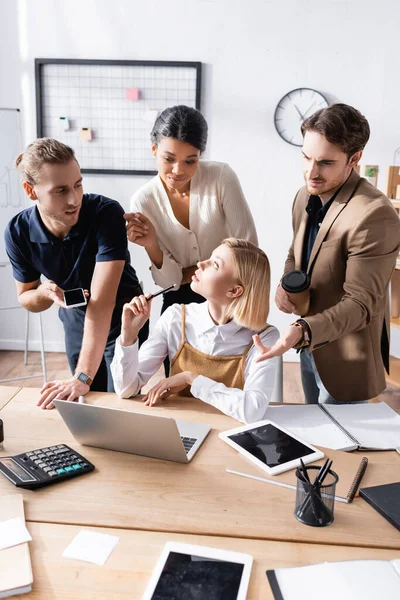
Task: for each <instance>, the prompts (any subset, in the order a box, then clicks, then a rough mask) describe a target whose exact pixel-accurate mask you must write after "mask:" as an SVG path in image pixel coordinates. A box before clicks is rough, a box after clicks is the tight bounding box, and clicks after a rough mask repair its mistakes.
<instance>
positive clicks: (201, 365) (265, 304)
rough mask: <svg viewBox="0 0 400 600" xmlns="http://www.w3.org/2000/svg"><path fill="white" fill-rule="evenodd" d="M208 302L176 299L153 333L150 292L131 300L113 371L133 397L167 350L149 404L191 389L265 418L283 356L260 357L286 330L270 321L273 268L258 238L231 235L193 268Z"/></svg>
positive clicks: (235, 412) (241, 415)
mask: <svg viewBox="0 0 400 600" xmlns="http://www.w3.org/2000/svg"><path fill="white" fill-rule="evenodd" d="M190 285H191V287H192V289H193V291H194V292H196V293H197V294H201V295H202V296H204V298H205V299H206V301H205V302H203V303H201V304H196V303H192V304H188V305H179V304H174V305H173V306H170V307H169V308H168V309H167V310H166V311H165V312H164V313H163V314H162V315H161V317H160V319H159V321H158V322H157V324H156V326H155V328H154V331H153V332H152V333H151V334H150V336H149V338H148V340H147V341H146V342H145V343H144V344H143V345H142V346H141V347H140V350H139V346H138V341H137V338H138V333H139V331H140V329H141V328H142V327H143V325H144V324H145V323H146V321H147V320H148V318H149V315H150V304H151V301H149V302H148V301H147V299H146V297H145V296H139V297H135V298H133V300H132V301H131V302H130V303H129V304H125V305H124V308H123V316H122V329H121V335H120V337H119V338H118V339H117V342H116V345H115V354H114V359H113V361H112V364H111V372H112V375H113V378H114V386H115V390H116V392H117V394H118V395H119V396H121V397H123V398H129V397H130V396H133V395H135V394H137V393H138V392H139V390H140V389H141V388H142V387H143V386H144V385H145V384H146V383H147V382H148V381H149V379H150V377H151V376H152V375H154V373H156V372H157V370H158V369H159V367H160V366H161V365H162V362H163V360H164V358H165V357H166V356H169V359H170V362H171V371H170V377H168V378H166V379H163V380H162V381H160V382H159V383H158V384H157V385H155V386H154V387H153V388H152V389H151V390H150V391H149V392H148V394H147V395H146V396H145V398H144V402H145V404H146V405H147V406H153V405H154V404H156V403H157V402H159V401H160V400H165V399H166V398H168V396H170V395H171V394H177V393H179V394H181V395H182V394H183V395H189V396H190V395H192V396H194V397H195V398H198V399H199V400H201V401H203V402H206V403H207V404H212V405H213V406H215V407H216V408H218V409H219V410H220V411H222V412H223V413H225V414H227V415H229V416H231V417H233V418H235V419H237V420H239V421H242V422H244V423H253V422H255V421H259V420H260V419H263V418H264V416H265V413H266V410H267V407H268V403H269V400H270V398H271V395H272V391H273V386H274V379H275V368H276V362H275V361H276V360H277V359H276V358H273V359H271V360H266V361H264V362H257V358H258V356H259V355H260V353H262V352H265V347H266V346H267V347H270V346H273V345H274V344H275V342H276V341H277V339H278V337H279V334H278V331H277V329H276V328H275V327H272V326H270V325H268V324H267V317H268V312H269V295H270V268H269V262H268V258H267V256H266V255H265V253H264V252H263V251H262V250H260V249H259V248H257V246H255V245H254V244H252V243H251V242H248V241H245V240H239V239H236V238H228V239H226V240H224V241H223V242H222V244H221V245H220V246H218V247H217V248H216V249H215V250H214V251H213V253H212V255H211V257H210V258H209V259H208V260H205V261H202V262H199V263H198V268H197V270H196V272H195V274H194V275H193V276H192V282H191V284H190Z"/></svg>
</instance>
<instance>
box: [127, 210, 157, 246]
mask: <svg viewBox="0 0 400 600" xmlns="http://www.w3.org/2000/svg"><path fill="white" fill-rule="evenodd" d="M124 219H125V220H126V221H127V223H126V234H127V236H128V240H129V241H130V242H133V243H134V244H138V245H139V246H143V247H144V248H146V247H147V246H148V247H152V246H155V245H157V244H158V243H157V234H156V230H155V227H154V225H153V223H152V222H151V221H150V219H148V218H147V217H145V216H144V215H142V213H126V214H125V215H124Z"/></svg>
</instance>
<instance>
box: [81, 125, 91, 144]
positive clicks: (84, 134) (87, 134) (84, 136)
mask: <svg viewBox="0 0 400 600" xmlns="http://www.w3.org/2000/svg"><path fill="white" fill-rule="evenodd" d="M79 139H81V140H83V141H89V140H91V139H92V130H91V128H90V127H81V128H80V130H79Z"/></svg>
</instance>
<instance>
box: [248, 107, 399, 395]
mask: <svg viewBox="0 0 400 600" xmlns="http://www.w3.org/2000/svg"><path fill="white" fill-rule="evenodd" d="M302 133H303V137H304V142H303V148H302V153H303V161H304V167H303V169H304V179H305V186H304V187H303V188H301V189H300V190H299V192H298V193H297V195H296V197H295V200H294V204H293V231H294V237H293V243H292V245H291V247H290V250H289V253H288V257H287V260H286V263H285V273H286V272H288V271H290V270H292V269H302V270H304V271H307V272H308V274H309V275H310V278H311V283H310V306H309V309H308V311H307V313H306V314H305V315H302V318H301V319H298V320H297V321H296V322H295V323H293V324H292V325H290V327H289V329H288V330H287V331H286V332H285V333H284V334H283V335H282V336H281V338H280V339H279V340H278V342H277V343H276V344H275V345H274V346H273V347H272V348H266V347H264V346H263V345H262V344H261V343H260V341H259V339H258V338H256V340H255V341H256V344H257V345H258V348H259V350H260V351H261V356H260V357H259V359H258V360H264V359H266V358H270V357H272V356H277V355H279V354H283V353H284V352H286V351H287V350H289V349H290V348H300V349H301V350H300V362H301V374H302V382H303V388H304V393H305V397H306V402H307V403H318V402H320V403H325V402H332V403H335V402H338V403H341V402H348V401H351V402H357V401H359V402H360V401H365V400H366V399H368V398H372V397H374V396H376V395H377V394H379V393H380V392H381V391H382V390H384V389H385V387H386V383H385V368H386V370H387V371H388V368H389V328H390V322H389V304H388V285H389V282H390V278H391V275H392V273H393V270H394V267H395V264H396V257H397V255H398V250H399V246H400V222H399V218H398V216H397V213H396V211H395V210H394V208H393V207H392V204H391V202H390V201H389V200H388V199H387V198H386V196H385V195H384V194H382V192H380V191H379V190H378V189H376V188H375V187H374V186H372V185H371V184H370V183H368V182H367V181H366V180H365V179H363V178H361V177H360V176H359V175H358V173H357V172H356V171H355V170H354V167H355V166H356V165H357V163H358V161H359V160H360V158H361V155H362V150H363V148H364V146H365V144H366V143H367V141H368V138H369V125H368V122H367V120H366V119H365V117H363V116H362V115H361V113H359V111H357V110H356V109H354V108H352V107H351V106H347V105H345V104H334V105H332V106H330V107H328V108H326V109H322V110H320V111H317V112H316V113H315V114H313V115H312V116H311V117H309V118H308V119H306V120H305V121H304V123H303V124H302ZM275 300H276V304H277V306H278V308H279V309H280V310H282V311H283V312H286V313H293V312H294V310H295V307H294V305H293V304H292V302H290V299H289V296H288V294H287V293H286V292H285V291H284V290H283V288H282V286H281V285H280V284H279V286H278V289H277V292H276V298H275Z"/></svg>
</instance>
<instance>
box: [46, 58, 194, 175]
mask: <svg viewBox="0 0 400 600" xmlns="http://www.w3.org/2000/svg"><path fill="white" fill-rule="evenodd" d="M35 78H36V110H37V135H38V137H51V138H55V139H57V140H59V141H60V142H63V143H65V144H68V145H69V146H71V147H72V148H73V149H74V150H75V153H76V157H77V159H78V161H79V164H80V166H81V170H82V172H83V173H100V174H103V173H104V174H122V175H153V174H155V173H156V171H155V170H154V156H153V154H152V152H151V142H150V132H151V130H152V128H153V125H154V121H155V119H156V117H157V115H158V114H159V113H160V112H161V111H162V110H164V109H165V108H167V107H168V106H175V105H177V104H185V105H186V106H192V107H194V108H197V109H200V93H201V63H200V62H171V61H128V60H121V61H115V60H64V59H44V58H38V59H36V60H35Z"/></svg>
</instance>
